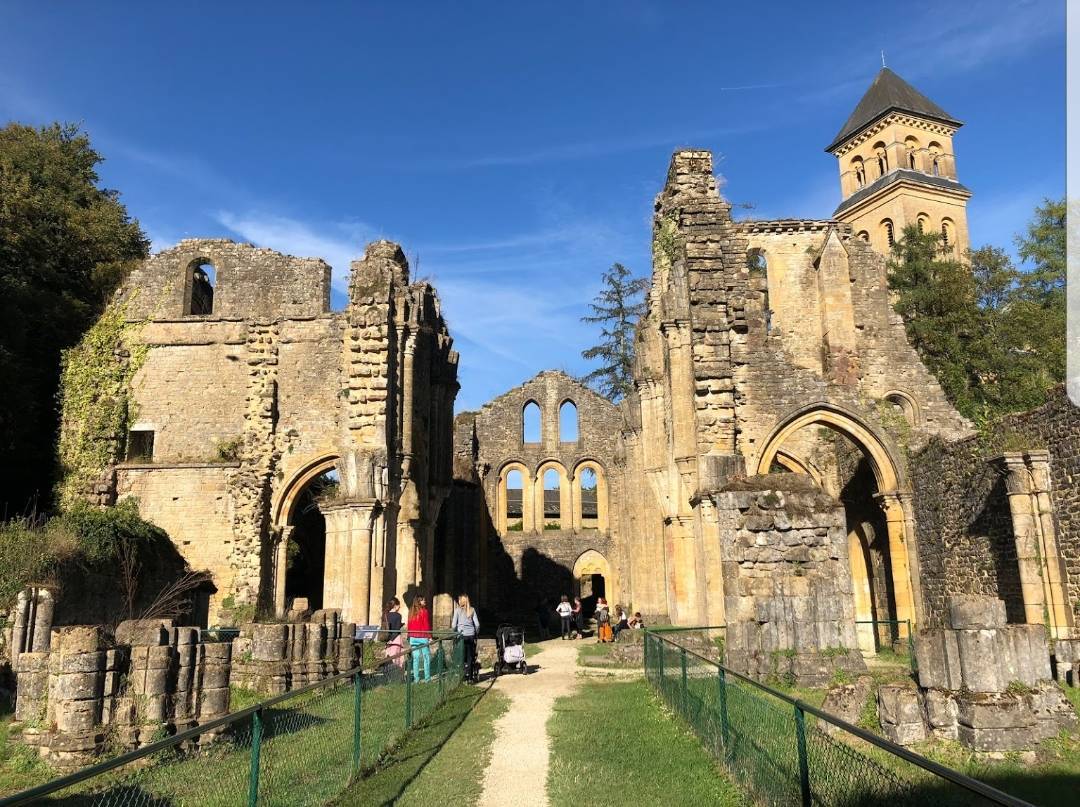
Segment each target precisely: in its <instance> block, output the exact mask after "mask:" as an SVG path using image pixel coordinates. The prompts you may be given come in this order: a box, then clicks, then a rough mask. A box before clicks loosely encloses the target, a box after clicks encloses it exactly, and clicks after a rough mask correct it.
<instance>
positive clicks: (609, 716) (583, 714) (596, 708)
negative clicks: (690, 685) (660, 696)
mask: <svg viewBox="0 0 1080 807" xmlns="http://www.w3.org/2000/svg"><path fill="white" fill-rule="evenodd" d="M548 734H549V735H550V736H551V743H552V748H551V770H550V772H549V773H548V794H549V796H550V798H551V803H552V804H553V805H557V806H558V807H561V805H580V804H590V805H604V807H620V806H621V805H633V806H634V807H639V806H640V805H643V804H664V805H699V804H710V805H746V804H749V803H750V802H749V800H748V799H747V798H746V797H745V796H744V795H743V794H742V793H741V792H740V791H739V790H738V789H737V788H736V787H735V785H733V784H732V783H731V781H730V780H729V779H728V778H727V777H726V776H725V775H724V774H723V773H722V772H721V770H720V768H719V767H718V766H717V764H716V762H715V761H714V760H713V758H712V757H711V756H709V754H708V752H706V751H705V749H704V748H703V747H702V745H701V743H700V742H698V740H697V738H696V737H694V736H693V735H692V734H690V733H689V732H688V731H686V729H685V728H684V727H683V726H682V725H681V724H680V723H679V722H676V721H675V720H673V719H672V718H671V717H670V716H669V715H666V714H665V713H664V711H663V710H662V709H661V706H660V702H659V700H657V698H656V697H655V696H653V694H652V693H651V692H650V690H649V688H648V686H647V685H646V684H645V682H644V681H631V682H610V683H609V682H606V681H603V682H589V683H585V684H582V686H581V687H580V689H578V691H577V692H576V693H574V694H573V695H570V696H567V697H564V698H560V699H558V700H557V701H556V702H555V714H554V715H553V716H552V718H551V720H550V721H549V722H548Z"/></svg>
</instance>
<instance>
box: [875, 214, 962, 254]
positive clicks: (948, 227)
mask: <svg viewBox="0 0 1080 807" xmlns="http://www.w3.org/2000/svg"><path fill="white" fill-rule="evenodd" d="M915 224H916V226H917V227H918V228H919V232H920V233H928V232H930V217H929V216H928V215H927V214H926V213H920V214H919V215H918V216H917V217H916V219H915ZM878 226H879V228H880V230H881V240H882V241H884V242H885V243H886V244H887V245H888V246H889V248H890V249H892V247H893V246H894V245H895V244H896V227H895V226H894V225H893V221H892V219H882V220H881V224H880V225H878ZM940 233H941V246H942V248H943V249H947V250H949V251H952V250H954V249H955V248H956V225H955V224H954V223H953V221H952V219H948V218H945V219H942V220H941V229H940ZM859 238H861V239H862V240H863V241H866V242H867V243H869V242H870V233H869V232H867V231H866V230H861V231H860V232H859Z"/></svg>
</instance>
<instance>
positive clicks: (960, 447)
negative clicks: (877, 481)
mask: <svg viewBox="0 0 1080 807" xmlns="http://www.w3.org/2000/svg"><path fill="white" fill-rule="evenodd" d="M1018 448H1024V449H1045V450H1047V451H1049V455H1050V472H1051V483H1052V489H1051V491H1050V496H1051V499H1052V501H1053V506H1054V521H1055V525H1056V532H1057V544H1058V548H1059V550H1060V552H1061V555H1062V557H1063V559H1064V562H1065V568H1066V572H1067V583H1068V595H1069V602H1070V603H1071V604H1072V609H1073V613H1074V614H1075V615H1076V616H1077V617H1078V618H1080V488H1078V487H1077V485H1076V483H1075V480H1076V479H1077V477H1078V476H1080V410H1078V409H1077V408H1076V407H1075V406H1073V405H1072V403H1071V402H1070V401H1069V399H1068V397H1067V395H1066V394H1065V389H1064V387H1059V388H1057V389H1055V390H1054V392H1053V394H1052V395H1051V398H1050V400H1049V401H1048V402H1047V403H1046V404H1044V405H1043V406H1041V407H1039V408H1037V409H1033V410H1031V411H1030V412H1024V413H1020V414H1016V415H1010V416H1008V417H1006V418H1004V419H1003V422H1002V424H1001V426H1000V428H998V429H997V430H996V431H995V433H994V434H992V435H989V436H987V437H983V438H975V437H972V438H969V439H966V440H961V441H957V442H954V443H932V444H931V445H929V446H927V447H926V448H925V449H923V450H922V451H920V452H918V453H916V454H915V455H914V456H913V457H912V487H913V489H914V491H915V500H914V501H915V512H916V524H917V537H918V542H919V554H920V558H921V559H922V563H923V574H924V581H925V582H924V584H923V588H924V597H925V599H926V609H927V613H928V614H929V615H930V616H931V620H930V621H931V623H932V624H935V625H941V624H943V622H942V615H943V614H944V613H945V605H946V603H947V602H948V598H949V595H952V594H983V595H988V596H992V597H995V598H998V599H1001V600H1004V601H1005V606H1006V613H1007V615H1008V619H1009V621H1010V622H1023V621H1024V611H1023V599H1022V596H1021V592H1020V577H1019V572H1018V570H1017V557H1016V545H1015V541H1014V532H1013V523H1012V519H1011V517H1010V513H1009V503H1008V499H1007V490H1006V478H1005V474H1004V472H1003V471H1002V469H1001V468H1000V467H998V466H997V465H995V464H994V463H992V462H991V459H992V458H993V457H995V456H997V455H999V454H1001V452H1002V451H1004V450H1014V449H1018Z"/></svg>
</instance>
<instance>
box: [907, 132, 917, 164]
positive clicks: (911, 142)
mask: <svg viewBox="0 0 1080 807" xmlns="http://www.w3.org/2000/svg"><path fill="white" fill-rule="evenodd" d="M904 148H906V149H907V161H908V168H914V169H918V167H919V164H918V156H917V155H918V151H919V141H918V140H916V139H915V138H914V137H908V138H907V139H905V140H904Z"/></svg>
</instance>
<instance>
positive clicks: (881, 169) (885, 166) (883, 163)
mask: <svg viewBox="0 0 1080 807" xmlns="http://www.w3.org/2000/svg"><path fill="white" fill-rule="evenodd" d="M874 157H875V158H876V159H877V166H878V174H880V175H881V176H885V175H886V174H887V173H889V155H888V153H887V152H886V151H885V144H884V143H877V144H876V145H875V146H874Z"/></svg>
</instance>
